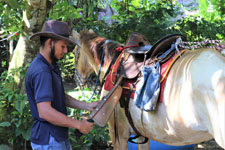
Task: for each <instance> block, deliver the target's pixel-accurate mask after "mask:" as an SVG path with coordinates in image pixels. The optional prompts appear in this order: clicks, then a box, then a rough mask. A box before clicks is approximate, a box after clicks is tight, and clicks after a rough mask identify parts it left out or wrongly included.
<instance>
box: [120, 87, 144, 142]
mask: <svg viewBox="0 0 225 150" xmlns="http://www.w3.org/2000/svg"><path fill="white" fill-rule="evenodd" d="M133 87H134V85H132V87H131V89H133ZM132 92H133V91H132V90H129V92H128V95H127V96H126V97H124V98H122V99H121V101H122V102H121V103H122V104H123V106H124V109H125V114H126V117H127V119H128V122H129V124H130V125H131V127H132V129H133V130H134V132H135V133H136V136H135V137H130V138H129V139H128V141H129V142H131V143H135V144H144V143H146V142H147V141H148V138H147V137H145V140H144V141H143V142H140V143H137V142H135V141H134V140H135V139H136V138H138V137H140V136H142V135H141V133H140V132H139V131H138V130H137V128H136V127H135V125H134V122H133V120H132V117H131V114H130V111H129V102H130V96H131V93H132ZM123 106H121V107H123Z"/></svg>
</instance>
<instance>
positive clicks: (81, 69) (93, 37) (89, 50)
mask: <svg viewBox="0 0 225 150" xmlns="http://www.w3.org/2000/svg"><path fill="white" fill-rule="evenodd" d="M79 40H80V42H81V45H82V46H81V48H80V49H79V50H78V51H77V54H75V55H76V60H77V61H76V69H77V72H78V73H77V74H78V76H79V78H80V79H81V80H83V81H85V80H87V78H88V77H89V76H90V74H91V73H93V72H95V73H96V74H97V73H98V69H99V66H100V62H101V58H102V54H103V51H104V58H103V64H102V69H101V75H100V79H102V78H103V76H104V73H105V71H106V70H107V68H108V66H109V64H110V62H111V60H112V58H113V55H114V53H113V50H114V49H115V48H117V47H118V46H120V44H119V43H118V42H115V41H111V40H106V38H104V37H100V36H98V35H97V34H96V33H94V32H93V31H87V30H84V31H82V32H81V33H80V35H79Z"/></svg>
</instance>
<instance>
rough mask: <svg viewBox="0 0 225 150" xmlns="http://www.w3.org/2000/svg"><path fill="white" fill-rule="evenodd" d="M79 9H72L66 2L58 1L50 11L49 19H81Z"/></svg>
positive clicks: (63, 0)
mask: <svg viewBox="0 0 225 150" xmlns="http://www.w3.org/2000/svg"><path fill="white" fill-rule="evenodd" d="M79 11H81V9H74V7H73V6H72V5H70V4H69V2H68V1H65V0H59V1H58V2H57V3H56V4H55V5H54V6H53V9H51V10H50V13H49V18H51V19H53V20H58V19H61V20H62V21H68V20H74V19H78V18H81V15H80V13H79Z"/></svg>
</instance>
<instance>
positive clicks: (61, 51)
mask: <svg viewBox="0 0 225 150" xmlns="http://www.w3.org/2000/svg"><path fill="white" fill-rule="evenodd" d="M67 45H68V42H67V41H64V40H58V41H57V42H56V43H55V57H56V58H57V59H58V60H59V59H62V58H63V56H64V55H65V54H66V53H67V51H68V49H67Z"/></svg>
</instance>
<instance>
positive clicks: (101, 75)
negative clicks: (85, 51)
mask: <svg viewBox="0 0 225 150" xmlns="http://www.w3.org/2000/svg"><path fill="white" fill-rule="evenodd" d="M99 66H100V65H96V66H95V67H94V70H95V73H96V75H98V72H99ZM108 67H109V64H106V65H104V66H102V67H101V73H100V76H99V80H100V82H102V79H103V77H104V76H105V74H106V72H107V70H108Z"/></svg>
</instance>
